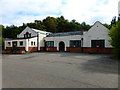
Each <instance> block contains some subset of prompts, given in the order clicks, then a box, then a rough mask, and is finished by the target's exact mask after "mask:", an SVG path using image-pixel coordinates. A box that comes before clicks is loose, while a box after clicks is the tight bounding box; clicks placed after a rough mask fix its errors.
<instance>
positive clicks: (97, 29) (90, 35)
mask: <svg viewBox="0 0 120 90" xmlns="http://www.w3.org/2000/svg"><path fill="white" fill-rule="evenodd" d="M108 32H109V30H108V29H107V28H106V27H105V26H103V25H102V24H101V23H100V22H96V23H95V24H94V26H93V27H92V28H90V29H89V31H88V32H87V33H85V34H84V36H83V47H91V40H105V47H112V46H111V45H110V43H109V40H110V37H109V36H108Z"/></svg>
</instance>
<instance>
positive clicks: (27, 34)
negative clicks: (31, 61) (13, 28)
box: [5, 27, 50, 51]
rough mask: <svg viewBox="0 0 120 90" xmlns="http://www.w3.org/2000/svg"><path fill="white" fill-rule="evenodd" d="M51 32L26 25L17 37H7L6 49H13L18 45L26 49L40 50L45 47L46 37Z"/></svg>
mask: <svg viewBox="0 0 120 90" xmlns="http://www.w3.org/2000/svg"><path fill="white" fill-rule="evenodd" d="M48 34H50V33H49V32H46V31H41V30H37V29H33V28H29V27H26V28H25V29H24V30H23V31H22V32H21V33H20V34H19V35H17V39H6V40H5V49H12V48H13V47H17V48H18V49H20V50H25V51H38V50H41V49H43V47H44V38H45V37H46V36H47V35H48Z"/></svg>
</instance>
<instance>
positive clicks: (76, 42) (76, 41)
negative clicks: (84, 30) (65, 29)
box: [70, 40, 81, 47]
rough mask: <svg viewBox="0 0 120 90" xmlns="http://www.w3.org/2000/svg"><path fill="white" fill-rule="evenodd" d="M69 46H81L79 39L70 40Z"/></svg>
mask: <svg viewBox="0 0 120 90" xmlns="http://www.w3.org/2000/svg"><path fill="white" fill-rule="evenodd" d="M70 47H81V41H80V40H70Z"/></svg>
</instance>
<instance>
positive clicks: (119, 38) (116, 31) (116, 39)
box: [109, 20, 120, 59]
mask: <svg viewBox="0 0 120 90" xmlns="http://www.w3.org/2000/svg"><path fill="white" fill-rule="evenodd" d="M109 35H110V37H111V40H110V43H111V45H112V46H113V47H114V53H115V55H116V56H117V57H118V58H119V59H120V20H118V21H117V22H116V24H114V25H113V26H112V28H111V30H110V32H109Z"/></svg>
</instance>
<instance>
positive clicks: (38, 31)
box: [30, 28, 50, 34]
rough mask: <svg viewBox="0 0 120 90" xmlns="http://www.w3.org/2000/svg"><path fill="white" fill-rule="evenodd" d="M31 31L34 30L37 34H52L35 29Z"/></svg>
mask: <svg viewBox="0 0 120 90" xmlns="http://www.w3.org/2000/svg"><path fill="white" fill-rule="evenodd" d="M30 29H32V30H33V31H35V32H36V33H41V34H50V32H46V31H42V30H38V29H33V28H30Z"/></svg>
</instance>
